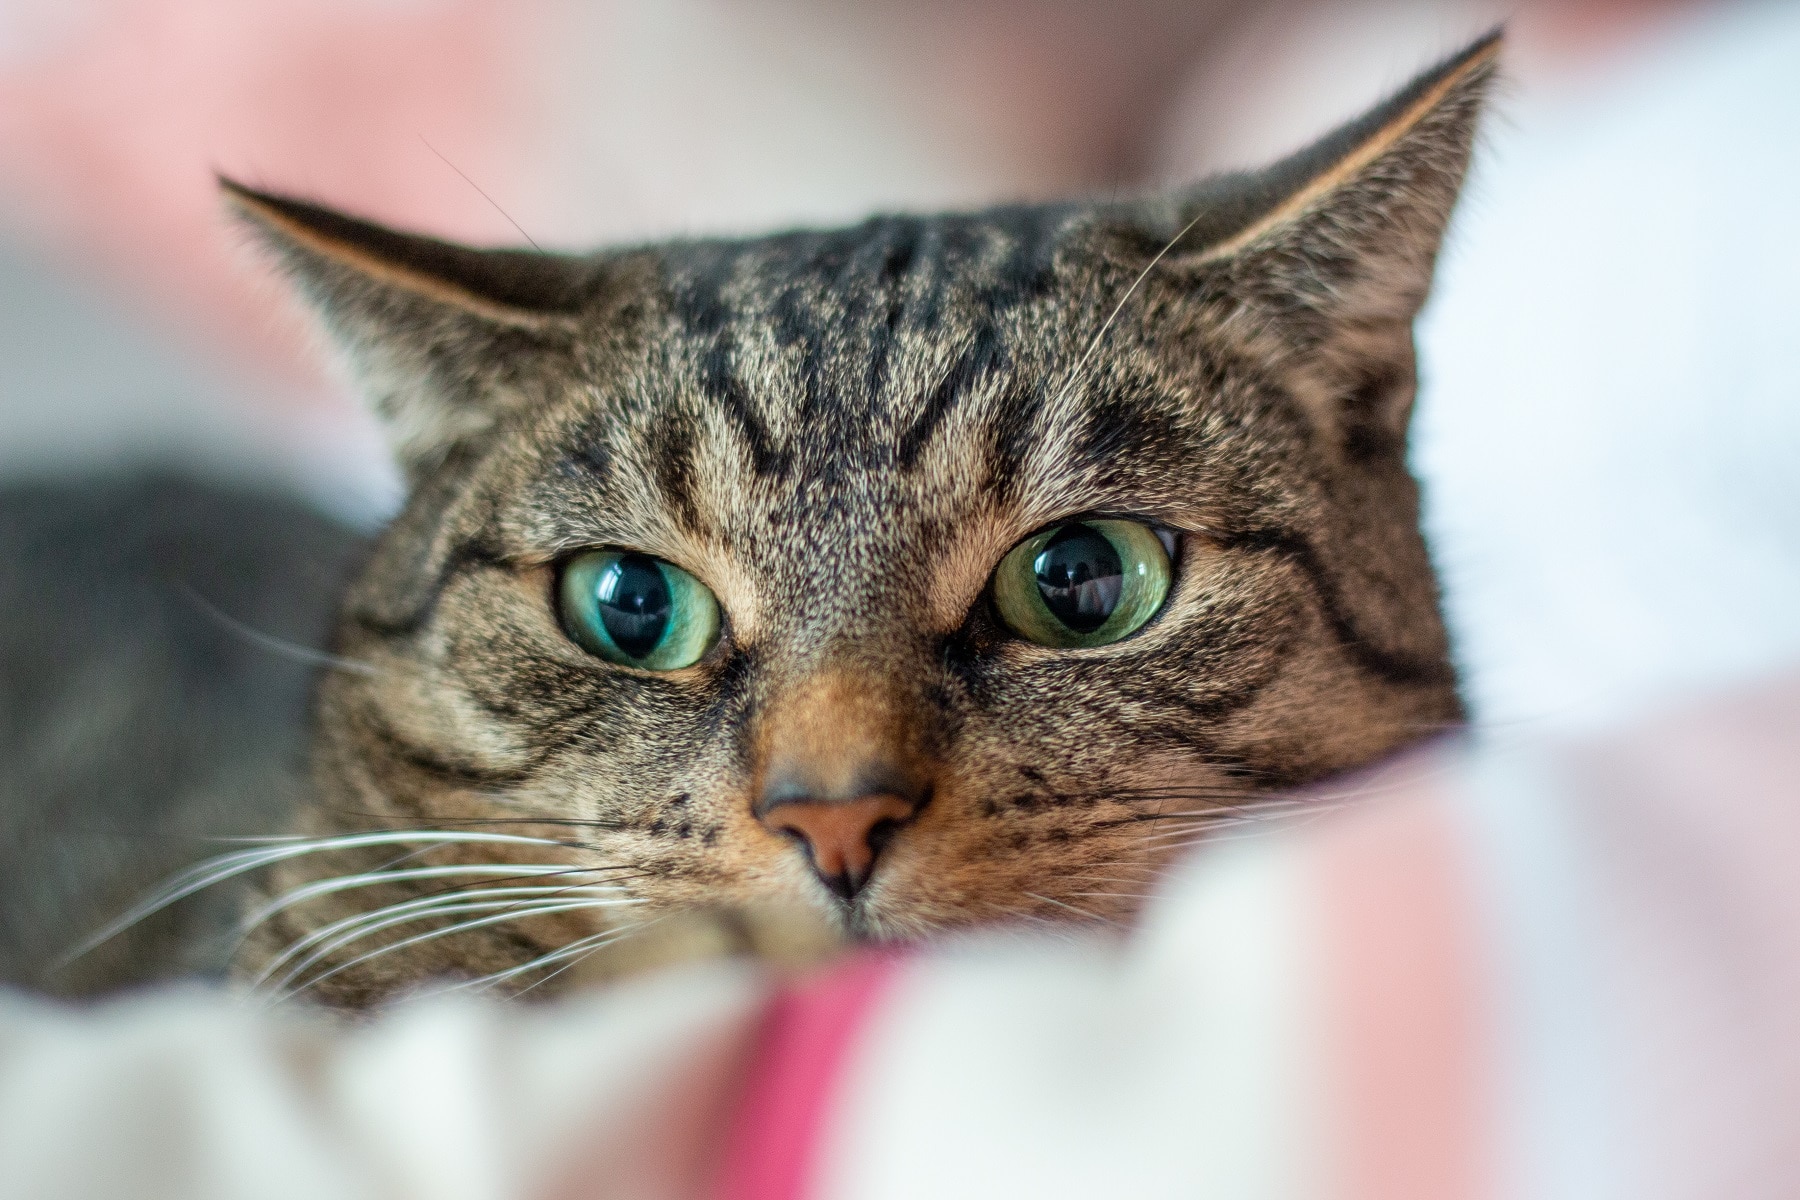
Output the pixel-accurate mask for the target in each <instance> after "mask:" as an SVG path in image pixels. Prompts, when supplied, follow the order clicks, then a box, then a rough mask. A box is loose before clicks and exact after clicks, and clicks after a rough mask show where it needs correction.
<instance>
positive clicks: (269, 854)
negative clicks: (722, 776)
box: [61, 829, 565, 966]
mask: <svg viewBox="0 0 1800 1200" xmlns="http://www.w3.org/2000/svg"><path fill="white" fill-rule="evenodd" d="M226 840H229V841H239V842H249V843H252V845H253V848H252V849H248V850H238V851H234V852H233V853H230V854H221V855H216V856H214V857H212V858H209V859H206V860H205V861H204V862H200V863H196V864H195V865H193V866H192V867H189V868H187V869H186V870H184V871H181V872H179V873H178V874H176V875H174V876H173V877H171V878H170V879H169V881H168V882H167V883H165V884H163V885H162V887H160V888H158V889H157V890H156V891H154V892H151V893H150V895H148V896H146V897H145V898H144V899H143V900H141V901H139V902H138V903H137V904H136V905H134V906H132V908H130V909H129V910H127V911H126V912H125V914H124V915H123V916H121V917H119V918H118V919H117V920H115V921H113V922H111V923H110V924H108V925H106V926H105V927H103V928H102V929H100V930H99V932H97V933H95V934H93V935H92V936H90V937H88V938H86V939H84V940H83V941H82V942H80V943H79V944H77V945H76V946H75V948H74V949H72V950H70V951H69V952H68V953H67V954H66V955H64V956H63V958H62V959H61V964H62V965H64V966H66V965H68V964H69V963H71V962H74V961H75V960H76V959H78V958H80V957H81V956H82V955H84V954H86V953H88V952H89V951H90V950H92V949H94V948H95V947H96V946H99V945H101V944H103V943H105V942H108V941H111V940H112V939H113V938H115V937H117V936H118V935H119V934H121V933H123V932H125V931H126V930H127V929H130V928H131V927H132V926H133V925H136V924H137V923H138V922H140V921H142V920H144V919H146V918H147V917H150V916H152V915H154V914H156V913H158V912H161V911H162V910H163V909H165V908H167V907H169V905H171V904H175V903H178V902H180V901H182V900H185V899H187V898H188V897H189V896H192V895H194V894H195V893H196V892H201V891H204V890H206V889H207V888H209V887H215V886H217V885H218V884H221V883H224V882H225V881H226V880H229V879H233V878H236V877H237V876H239V875H244V874H247V873H249V872H251V871H256V870H260V869H261V868H263V867H268V866H273V865H275V864H276V863H279V862H285V861H286V860H288V859H291V858H299V857H302V856H304V855H308V854H320V853H325V852H328V851H333V850H351V849H358V848H361V847H365V846H391V845H408V846H422V848H423V849H424V850H431V849H435V848H437V847H439V846H444V845H451V844H454V843H460V842H482V843H490V844H496V843H497V844H503V845H517V846H561V845H564V844H565V843H563V842H561V841H559V840H556V839H551V838H534V837H526V836H525V835H523V834H513V833H471V832H466V831H462V830H421V829H399V830H382V831H379V832H375V833H352V834H340V835H337V836H333V837H307V836H305V835H300V834H294V835H287V834H283V835H274V836H268V837H252V838H231V839H226Z"/></svg>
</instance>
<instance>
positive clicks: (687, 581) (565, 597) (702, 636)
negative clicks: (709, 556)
mask: <svg viewBox="0 0 1800 1200" xmlns="http://www.w3.org/2000/svg"><path fill="white" fill-rule="evenodd" d="M558 602H559V604H560V607H561V610H562V622H563V628H565V629H567V630H568V631H569V636H570V637H572V638H574V639H575V641H576V642H577V643H579V644H580V646H581V648H582V649H584V650H586V651H587V652H588V653H590V654H596V655H599V656H600V657H601V658H604V659H606V660H607V661H608V662H615V663H620V664H622V665H624V666H627V667H642V668H643V669H644V670H646V671H673V670H676V669H678V668H680V667H688V666H692V665H693V664H694V663H696V662H698V661H700V656H701V655H703V654H705V653H706V652H707V651H708V650H710V649H712V645H713V643H714V642H716V641H718V640H719V602H718V601H717V600H715V599H713V594H712V593H711V592H709V591H707V589H706V585H705V584H703V583H701V582H700V581H699V580H698V579H695V578H694V577H693V576H692V575H689V574H688V573H687V572H686V571H684V570H682V569H681V568H680V567H678V566H675V565H674V564H673V563H667V562H664V561H663V560H662V559H660V558H651V557H650V556H649V555H648V554H631V553H626V552H623V551H619V550H589V551H588V552H586V553H585V554H579V555H577V556H576V557H575V558H573V559H571V560H570V561H569V564H568V566H566V567H564V568H563V574H562V583H561V584H560V585H559V586H558Z"/></svg>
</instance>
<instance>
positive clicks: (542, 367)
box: [219, 178, 597, 479]
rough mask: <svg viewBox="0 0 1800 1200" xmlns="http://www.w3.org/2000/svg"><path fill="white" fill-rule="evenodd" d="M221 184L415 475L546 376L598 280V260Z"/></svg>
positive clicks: (530, 393) (544, 382)
mask: <svg viewBox="0 0 1800 1200" xmlns="http://www.w3.org/2000/svg"><path fill="white" fill-rule="evenodd" d="M219 185H220V187H221V188H222V189H223V190H224V192H225V196H226V199H227V201H228V203H229V204H230V205H231V207H232V208H233V209H235V210H236V212H237V213H238V215H240V216H241V217H242V218H243V219H244V220H245V221H247V222H248V223H249V225H250V226H251V227H252V228H253V229H254V230H255V232H256V233H257V234H258V235H259V237H260V239H261V240H262V241H263V242H264V243H265V244H266V245H267V246H269V247H270V248H271V249H272V250H273V251H274V252H275V254H276V256H277V258H278V259H279V261H280V263H281V265H282V267H283V268H284V269H285V270H286V272H287V274H288V275H289V276H290V277H291V278H292V280H293V281H294V283H295V284H296V285H297V286H298V288H299V290H300V292H301V293H302V295H303V296H304V297H305V298H306V299H307V300H308V301H309V302H310V304H311V305H312V307H313V309H314V311H315V312H316V313H317V314H318V316H319V318H320V321H321V322H322V324H323V326H324V328H325V331H326V333H327V334H329V335H330V337H331V339H332V341H333V342H334V343H336V345H337V346H338V347H339V348H340V349H341V350H342V351H343V353H344V355H345V357H346V359H347V360H348V363H349V366H350V370H351V374H352V376H353V378H354V379H355V381H356V383H357V385H358V387H360V388H361V389H362V391H363V392H364V394H365V395H366V396H367V397H368V400H369V402H370V404H371V405H372V406H373V407H374V409H375V411H376V413H377V414H379V416H380V417H381V419H382V421H383V422H384V424H385V425H386V427H387V430H388V434H389V440H390V442H391V443H392V445H393V447H394V452H395V454H396V456H397V457H398V458H399V460H400V463H401V465H402V466H403V467H404V468H405V469H406V471H407V473H408V474H409V475H410V476H412V477H413V478H414V479H416V478H418V477H419V476H420V475H422V474H424V473H425V472H428V471H429V470H431V468H432V467H434V466H435V465H437V464H438V463H439V462H441V461H442V460H443V459H444V457H445V456H446V455H447V454H449V453H450V452H451V450H453V449H454V448H455V447H457V446H458V445H461V444H464V443H467V442H469V441H471V440H472V439H476V438H479V437H480V436H481V434H482V433H483V432H484V431H485V430H487V429H489V428H490V427H491V426H492V425H493V423H494V422H495V420H496V419H497V418H498V417H499V416H500V415H501V414H502V413H504V412H505V411H506V410H507V409H509V408H512V407H516V406H521V405H527V404H530V403H532V402H533V400H534V399H535V398H536V396H537V395H538V394H540V393H541V392H542V391H543V389H544V388H546V387H547V386H550V385H551V383H552V381H553V379H554V377H555V371H554V365H555V363H556V362H557V361H558V360H559V359H562V358H565V357H566V355H567V354H568V352H569V349H570V347H571V345H572V343H573V340H574V334H575V330H576V327H577V326H576V318H577V317H578V315H579V314H580V313H581V312H582V311H583V309H584V308H585V307H586V306H587V305H588V303H589V302H590V300H591V297H592V296H593V294H594V292H595V290H596V282H597V281H596V278H595V272H596V268H595V265H594V264H593V263H592V262H591V261H590V260H582V259H573V258H567V257H562V256H558V255H550V254H539V253H534V252H524V251H516V250H476V249H470V248H468V247H465V246H457V245H452V244H449V243H446V242H440V241H435V240H433V239H431V238H426V237H420V236H417V235H414V234H407V233H399V232H396V231H394V230H391V229H386V228H383V227H382V226H379V225H374V224H371V223H369V222H367V221H362V220H358V219H356V218H354V217H348V216H345V215H344V214H342V213H338V212H333V211H332V210H330V209H327V208H323V207H320V206H318V205H316V204H309V203H306V202H304V201H300V200H293V199H289V198H286V197H282V196H275V195H270V194H268V193H266V192H260V191H255V190H253V189H251V188H247V187H245V186H243V185H242V184H239V183H235V182H233V181H232V180H229V179H225V178H221V179H220V180H219Z"/></svg>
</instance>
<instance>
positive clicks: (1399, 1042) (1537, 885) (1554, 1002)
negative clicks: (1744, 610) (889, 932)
mask: <svg viewBox="0 0 1800 1200" xmlns="http://www.w3.org/2000/svg"><path fill="white" fill-rule="evenodd" d="M1797 730H1800V674H1794V675H1789V676H1787V677H1786V678H1785V679H1783V680H1781V681H1778V682H1776V683H1773V684H1769V685H1766V686H1764V687H1761V688H1759V689H1755V690H1750V691H1744V692H1741V693H1739V694H1736V695H1734V696H1731V697H1728V698H1726V699H1724V700H1721V701H1718V702H1715V703H1713V704H1711V705H1710V706H1707V707H1703V708H1701V709H1698V710H1689V711H1685V712H1681V713H1677V714H1674V715H1670V716H1665V717H1663V718H1660V719H1658V720H1656V721H1654V722H1651V723H1648V724H1643V725H1640V726H1638V727H1636V728H1633V729H1630V730H1627V731H1625V732H1621V733H1615V734H1611V735H1606V736H1601V737H1594V738H1589V739H1586V740H1582V741H1570V742H1560V743H1540V744H1536V745H1532V746H1515V747H1513V748H1510V749H1506V750H1491V749H1490V750H1474V751H1470V750H1468V749H1466V748H1463V749H1459V748H1456V747H1449V746H1445V747H1439V748H1438V749H1436V750H1433V751H1427V752H1423V753H1420V754H1417V755H1415V756H1413V757H1411V758H1410V759H1407V760H1405V761H1402V762H1400V763H1397V764H1392V765H1390V766H1389V767H1387V768H1385V769H1383V770H1381V771H1378V772H1376V773H1374V774H1372V775H1369V776H1366V777H1363V778H1361V779H1357V780H1351V781H1346V782H1343V783H1342V784H1340V785H1339V786H1337V787H1334V788H1332V789H1330V790H1329V791H1325V792H1320V793H1316V794H1314V795H1312V796H1311V797H1309V798H1308V803H1307V805H1306V806H1305V809H1304V812H1305V814H1306V819H1303V820H1296V819H1293V818H1285V819H1273V818H1266V817H1263V818H1257V817H1249V818H1247V819H1246V820H1245V822H1244V823H1243V824H1242V825H1241V826H1240V827H1239V829H1238V832H1237V834H1236V835H1235V836H1227V837H1225V838H1223V839H1220V840H1216V841H1214V842H1212V843H1209V844H1208V845H1207V846H1205V847H1204V848H1202V849H1201V850H1200V851H1199V852H1198V853H1197V854H1196V855H1195V856H1194V857H1193V858H1192V860H1191V861H1190V862H1189V863H1188V864H1187V865H1186V867H1184V868H1183V869H1182V870H1180V871H1179V872H1177V874H1176V876H1175V878H1174V879H1173V881H1172V882H1171V884H1170V886H1169V887H1168V888H1167V891H1166V893H1165V894H1164V895H1162V896H1161V898H1160V899H1158V900H1157V901H1156V902H1155V903H1154V905H1153V906H1152V908H1151V910H1150V912H1149V914H1148V917H1147V920H1146V921H1145V922H1144V924H1143V926H1142V927H1141V928H1140V929H1138V930H1137V931H1136V932H1135V933H1133V934H1132V935H1131V936H1130V937H1129V938H1128V939H1127V940H1126V941H1125V942H1124V943H1123V945H1120V944H1117V943H1115V942H1112V941H1109V940H1104V939H1099V938H1095V939H1092V940H1077V941H1071V940H1069V939H1066V938H1065V939H1057V940H1051V939H1041V940H1040V939H1033V938H1029V937H1024V936H1014V937H1010V938H1006V937H1000V936H998V935H990V936H985V937H981V938H974V939H970V940H968V941H966V942H962V943H959V944H955V945H951V946H947V947H942V948H939V949H935V950H932V951H929V952H916V953H901V952H890V953H888V954H886V955H876V956H868V957H858V958H852V959H850V960H848V961H847V962H844V963H841V964H840V965H838V966H836V967H834V968H831V969H828V970H827V971H825V972H824V973H822V974H819V975H816V976H814V977H810V978H807V979H804V980H801V981H799V982H791V981H790V982H784V981H782V980H779V979H776V978H773V977H771V976H770V975H769V974H767V973H765V972H763V971H761V970H760V969H758V968H757V967H754V966H752V965H749V964H742V963H727V964H723V965H716V966H711V967H705V968H695V969H687V970H681V971H675V972H670V973H667V974H663V975H660V976H655V977H651V978H647V979H644V980H642V981H639V982H636V983H633V984H628V985H625V986H622V987H618V988H616V989H614V990H611V991H608V992H604V993H601V994H597V995H592V996H589V997H584V998H577V999H573V1000H569V1001H564V1002H559V1003H557V1004H554V1005H548V1006H545V1007H542V1008H537V1009H524V1008H517V1007H515V1008H507V1007H503V1006H501V1005H498V1004H492V1003H486V1002H480V1001H476V1000H472V999H469V998H466V997H460V998H459V997H456V996H439V997H436V998H423V999H420V1000H416V1001H413V1002H410V1003H408V1004H403V1005H400V1006H397V1007H396V1008H394V1009H392V1010H390V1011H388V1012H387V1013H386V1014H384V1015H382V1016H380V1017H378V1018H377V1019H375V1020H374V1021H373V1022H372V1023H370V1024H368V1025H366V1026H363V1027H354V1028H353V1027H350V1026H347V1025H341V1024H334V1023H331V1022H328V1021H327V1020H325V1019H323V1018H321V1017H317V1016H309V1015H306V1014H303V1013H299V1012H295V1011H272V1010H268V1009H257V1008H253V1007H251V1006H249V1005H248V1004H247V1003H243V1002H237V1001H234V1000H232V999H231V998H229V997H227V996H224V995H220V994H210V993H205V992H198V991H189V992H176V993H171V994H164V995H158V996H151V997H146V998H143V999H139V1000H135V1001H129V1002H124V1003H118V1004H115V1005H111V1006H106V1007H100V1008H96V1009H91V1010H85V1011H72V1010H68V1009H57V1008H52V1007H48V1006H45V1005H42V1004H40V1003H37V1002H32V1001H28V1000H25V999H23V998H18V997H12V998H5V999H3V1000H0V1163H4V1164H5V1177H4V1180H5V1184H6V1190H7V1194H9V1195H20V1196H33V1197H53V1196H54V1197H61V1196H69V1197H77V1196H82V1197H85V1196H126V1195H129V1196H133V1197H143V1198H151V1197H164V1196H167V1197H184V1198H188V1200H201V1198H206V1197H236V1198H247V1197H288V1196H293V1197H301V1196H307V1197H316V1196H326V1195H329V1196H344V1197H371V1198H373V1197H414V1196H418V1197H424V1196H430V1197H435V1198H438V1200H463V1198H467V1200H488V1198H494V1200H498V1198H500V1197H558V1198H564V1197H566V1198H574V1197H589V1196H594V1197H598V1196H643V1197H663V1196H668V1197H677V1196H681V1197H686V1196H717V1197H723V1198H725V1200H774V1198H777V1197H795V1198H799V1197H845V1198H849V1197H855V1198H869V1200H873V1198H877V1197H881V1198H886V1197H894V1198H899V1197H924V1196H931V1197H950V1196H971V1197H974V1196H983V1197H987V1196H1032V1197H1057V1196H1069V1197H1078V1196H1079V1197H1091V1196H1188V1197H1194V1196H1221V1197H1232V1198H1234V1200H1243V1198H1248V1197H1271V1198H1272V1197H1346V1198H1350V1197H1371V1198H1373V1197H1384V1198H1387V1200H1394V1198H1402V1197H1421V1198H1423V1197H1433V1198H1436V1200H1456V1198H1462V1197H1467V1198H1474V1197H1534V1198H1535V1197H1570V1198H1575V1197H1580V1198H1582V1200H1605V1198H1608V1197H1620V1198H1621V1200H1622V1198H1624V1197H1633V1198H1636V1200H1643V1198H1650V1197H1671V1198H1673V1197H1694V1198H1696V1200H1698V1198H1700V1197H1721V1196H1732V1197H1739V1198H1747V1197H1770V1198H1775V1197H1792V1196H1794V1195H1796V1194H1800V1047H1796V1045H1795V1043H1794V1039H1793V1037H1792V1036H1791V1035H1792V1016H1793V1013H1794V1012H1796V1011H1800V895H1797V894H1796V893H1795V891H1794V889H1793V887H1792V886H1791V881H1792V874H1793V863H1794V862H1795V861H1800V738H1797V737H1796V736H1795V733H1796V731H1797ZM1350 801H1353V803H1348V802H1350Z"/></svg>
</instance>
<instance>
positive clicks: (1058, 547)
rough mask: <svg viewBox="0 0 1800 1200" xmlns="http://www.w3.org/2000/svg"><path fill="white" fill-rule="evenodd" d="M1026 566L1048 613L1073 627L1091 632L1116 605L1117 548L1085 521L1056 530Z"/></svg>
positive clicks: (1120, 583)
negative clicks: (1034, 579) (1032, 572)
mask: <svg viewBox="0 0 1800 1200" xmlns="http://www.w3.org/2000/svg"><path fill="white" fill-rule="evenodd" d="M1031 569H1032V570H1033V571H1035V572H1037V585H1038V591H1039V592H1040V593H1041V594H1042V595H1043V597H1044V604H1045V605H1046V606H1047V607H1048V608H1049V609H1050V612H1051V614H1052V615H1053V616H1055V617H1056V619H1057V620H1059V621H1061V622H1062V623H1063V624H1064V625H1067V626H1068V627H1069V628H1070V629H1073V630H1074V631H1075V632H1076V633H1092V632H1094V630H1096V629H1098V628H1100V627H1101V626H1102V625H1104V624H1106V618H1108V617H1110V616H1112V614H1113V609H1115V608H1117V607H1119V593H1120V591H1122V590H1123V588H1124V586H1125V574H1124V567H1123V565H1122V564H1121V563H1120V562H1119V552H1118V551H1117V550H1114V549H1113V544H1112V543H1111V542H1109V541H1107V540H1106V537H1105V536H1104V535H1103V534H1101V532H1100V531H1099V530H1097V529H1094V528H1093V527H1091V526H1088V525H1064V526H1063V527H1062V528H1061V529H1059V530H1057V533H1056V536H1055V537H1053V538H1051V539H1050V541H1049V542H1048V543H1047V544H1046V545H1045V546H1044V548H1043V550H1042V551H1041V552H1039V554H1038V556H1037V560H1036V561H1035V562H1033V563H1032V564H1031Z"/></svg>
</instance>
